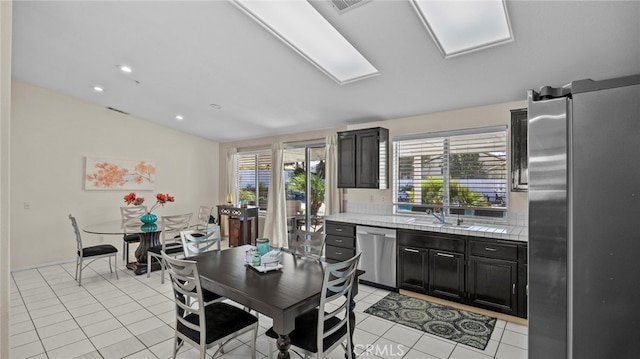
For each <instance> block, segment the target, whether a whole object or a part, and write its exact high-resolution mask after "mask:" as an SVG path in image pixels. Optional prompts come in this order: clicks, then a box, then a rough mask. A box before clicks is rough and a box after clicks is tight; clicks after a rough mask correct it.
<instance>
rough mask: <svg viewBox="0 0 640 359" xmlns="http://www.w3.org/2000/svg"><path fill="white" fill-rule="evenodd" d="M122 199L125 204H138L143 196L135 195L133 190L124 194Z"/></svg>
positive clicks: (142, 200) (141, 201)
mask: <svg viewBox="0 0 640 359" xmlns="http://www.w3.org/2000/svg"><path fill="white" fill-rule="evenodd" d="M124 201H125V202H126V203H127V204H133V205H134V206H139V205H141V204H142V203H143V202H144V198H143V197H136V194H135V193H134V192H131V193H129V194H128V195H126V196H124Z"/></svg>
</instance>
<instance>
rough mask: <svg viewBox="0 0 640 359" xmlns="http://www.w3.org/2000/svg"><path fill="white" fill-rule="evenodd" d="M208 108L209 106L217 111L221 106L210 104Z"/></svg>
mask: <svg viewBox="0 0 640 359" xmlns="http://www.w3.org/2000/svg"><path fill="white" fill-rule="evenodd" d="M209 106H211V107H212V108H213V109H215V110H219V109H221V108H222V106H220V105H218V104H217V103H212V104H210V105H209Z"/></svg>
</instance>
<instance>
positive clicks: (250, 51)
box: [13, 0, 640, 142]
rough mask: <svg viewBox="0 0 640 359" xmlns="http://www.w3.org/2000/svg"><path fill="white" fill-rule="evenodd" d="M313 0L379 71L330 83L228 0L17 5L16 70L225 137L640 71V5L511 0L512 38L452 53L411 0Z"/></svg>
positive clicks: (437, 107)
mask: <svg viewBox="0 0 640 359" xmlns="http://www.w3.org/2000/svg"><path fill="white" fill-rule="evenodd" d="M312 4H313V6H314V7H315V8H316V9H317V10H318V11H319V12H320V13H321V14H322V15H323V16H324V17H325V18H326V19H327V20H328V21H329V22H330V23H331V24H333V26H334V27H336V28H337V29H338V30H339V31H340V32H341V33H342V34H343V35H344V36H345V37H346V38H347V39H348V40H349V41H351V42H352V44H354V46H355V47H356V48H357V49H358V50H359V51H360V52H361V53H362V54H363V55H364V56H365V57H367V59H369V61H370V62H371V63H372V64H373V65H374V66H375V67H376V68H377V69H378V70H379V71H380V75H379V76H375V77H372V78H368V79H364V80H361V81H357V82H354V83H350V84H346V85H338V84H337V83H335V82H334V81H333V80H331V79H330V78H329V77H327V76H326V75H324V74H323V73H322V72H320V71H319V70H317V69H316V68H315V67H314V66H313V65H311V64H310V63H309V62H307V61H306V60H304V59H303V58H302V57H301V56H299V55H298V54H296V53H294V51H293V50H291V49H290V48H289V47H288V46H287V45H285V44H284V43H282V42H281V41H280V40H278V39H276V38H275V37H274V36H273V35H271V34H270V33H268V32H267V31H265V30H264V28H262V26H260V25H259V24H257V23H256V22H254V21H253V20H251V19H250V18H249V17H248V16H247V15H245V14H244V13H243V12H242V11H241V10H239V9H238V8H237V7H236V6H235V5H233V4H231V3H230V2H228V1H193V2H186V1H138V2H130V1H103V2H98V1H15V0H14V3H13V11H14V14H13V76H14V77H15V78H17V79H20V80H23V81H27V82H30V83H33V84H36V85H39V86H42V87H45V88H50V89H53V90H56V91H60V92H63V93H66V94H69V95H72V96H76V97H78V98H81V99H83V100H85V101H89V102H93V103H96V104H99V105H102V106H108V107H113V108H116V109H119V110H121V111H125V112H128V113H130V114H131V115H133V116H136V117H139V118H143V119H146V120H149V121H153V122H156V123H159V124H161V125H164V126H168V127H171V128H175V129H177V130H180V131H184V132H187V133H191V134H194V135H198V136H202V137H205V138H209V139H212V140H215V141H219V142H227V141H233V140H240V139H248V138H257V137H263V136H270V135H278V134H286V133H296V132H304V131H310V130H316V129H326V128H334V127H338V126H344V125H347V124H355V123H362V122H370V121H377V120H386V119H396V118H401V117H406V116H413V115H418V114H427V113H433V112H439V111H444V110H450V109H456V108H465V107H471V106H479V105H487V104H493V103H500V102H507V101H515V100H522V99H525V97H526V90H527V89H530V88H535V89H538V88H539V87H541V86H543V85H552V86H560V85H563V84H566V83H568V82H570V81H572V80H579V79H584V78H592V79H594V80H601V79H607V78H612V77H618V76H626V75H631V74H635V73H640V2H638V1H602V2H596V1H548V2H546V1H508V2H507V8H508V12H509V16H510V20H511V26H512V29H513V32H514V37H515V41H514V42H512V43H509V44H506V45H501V46H497V47H493V48H490V49H486V50H482V51H478V52H475V53H472V54H468V55H462V56H458V57H454V58H450V59H444V58H443V57H442V55H441V54H440V53H439V52H438V49H437V48H436V46H435V45H434V43H433V40H432V39H431V37H430V36H429V34H428V33H427V31H426V30H425V28H424V27H423V26H422V24H421V23H420V19H419V18H418V16H417V15H416V13H415V12H414V10H413V8H412V6H411V4H410V3H408V2H406V1H400V0H398V1H392V0H386V1H381V0H371V1H369V2H367V3H366V4H364V5H362V6H358V7H356V8H354V9H352V10H350V11H347V12H345V13H343V14H342V15H340V14H338V12H337V11H336V10H335V9H334V8H333V7H332V5H331V4H330V3H329V2H325V1H313V2H312ZM119 64H128V65H130V66H131V67H133V69H134V72H133V73H132V74H130V75H125V74H123V73H121V72H119V71H118V70H117V68H116V66H117V65H119ZM96 84H98V85H101V86H103V87H104V88H105V91H104V92H103V93H96V92H93V91H92V90H91V86H93V85H96ZM212 103H215V104H219V105H220V106H222V108H221V109H218V110H216V109H213V108H212V107H211V106H210V104H212ZM177 113H180V114H183V115H184V117H185V119H184V120H183V121H177V120H176V119H175V115H176V114H177Z"/></svg>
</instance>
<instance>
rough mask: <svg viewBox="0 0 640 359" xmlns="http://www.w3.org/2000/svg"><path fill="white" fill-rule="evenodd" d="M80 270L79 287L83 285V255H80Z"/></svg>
mask: <svg viewBox="0 0 640 359" xmlns="http://www.w3.org/2000/svg"><path fill="white" fill-rule="evenodd" d="M78 269H79V270H80V271H79V272H78V287H81V286H82V257H80V266H79V268H78Z"/></svg>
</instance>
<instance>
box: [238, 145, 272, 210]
mask: <svg viewBox="0 0 640 359" xmlns="http://www.w3.org/2000/svg"><path fill="white" fill-rule="evenodd" d="M236 171H237V177H236V178H237V179H238V192H239V193H238V199H239V200H246V201H247V203H248V204H249V205H251V206H257V207H258V208H259V209H260V210H265V211H266V210H267V197H268V194H269V186H270V180H271V151H269V150H265V151H259V152H239V153H238V155H237V161H236Z"/></svg>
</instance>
